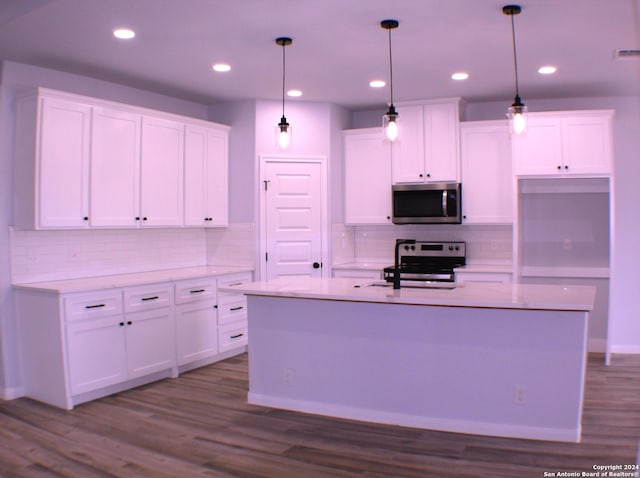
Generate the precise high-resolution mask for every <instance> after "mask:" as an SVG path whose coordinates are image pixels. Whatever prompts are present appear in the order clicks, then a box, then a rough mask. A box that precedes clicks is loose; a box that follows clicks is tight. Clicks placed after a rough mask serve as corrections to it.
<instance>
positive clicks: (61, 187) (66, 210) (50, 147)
mask: <svg viewBox="0 0 640 478" xmlns="http://www.w3.org/2000/svg"><path fill="white" fill-rule="evenodd" d="M40 101H41V103H40V105H41V113H40V121H39V136H40V147H39V154H38V158H37V165H38V172H37V181H38V182H39V184H38V187H37V189H36V190H37V193H38V211H39V214H38V216H39V221H38V225H39V227H41V228H66V227H75V228H78V227H86V226H88V225H89V220H88V219H89V217H88V216H89V139H90V137H89V134H90V130H89V127H90V123H91V107H90V106H87V105H83V104H77V103H73V102H70V101H65V100H61V99H53V98H42V99H41V100H40Z"/></svg>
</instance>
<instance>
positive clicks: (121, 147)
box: [90, 107, 141, 227]
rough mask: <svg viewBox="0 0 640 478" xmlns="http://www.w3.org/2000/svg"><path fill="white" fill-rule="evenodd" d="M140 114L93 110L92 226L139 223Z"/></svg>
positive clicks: (120, 225)
mask: <svg viewBox="0 0 640 478" xmlns="http://www.w3.org/2000/svg"><path fill="white" fill-rule="evenodd" d="M140 118H141V117H140V115H137V114H132V113H127V112H122V111H116V110H111V109H106V108H97V107H96V108H94V109H93V125H92V134H91V214H90V218H91V225H92V226H117V227H125V226H132V227H135V226H137V225H138V223H139V222H140V219H141V218H140V211H139V207H140Z"/></svg>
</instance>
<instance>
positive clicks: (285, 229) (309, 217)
mask: <svg viewBox="0 0 640 478" xmlns="http://www.w3.org/2000/svg"><path fill="white" fill-rule="evenodd" d="M259 187H260V189H261V194H260V202H261V204H260V251H259V254H260V261H259V263H260V278H261V280H271V279H275V278H278V277H322V276H323V266H324V268H325V269H326V268H327V266H328V251H327V244H328V238H327V220H326V217H327V214H326V212H327V193H326V191H327V182H326V161H325V158H324V157H282V156H261V158H260V184H259Z"/></svg>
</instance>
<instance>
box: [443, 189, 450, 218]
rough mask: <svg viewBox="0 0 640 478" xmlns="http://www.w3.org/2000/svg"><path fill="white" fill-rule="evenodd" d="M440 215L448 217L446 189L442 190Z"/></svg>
mask: <svg viewBox="0 0 640 478" xmlns="http://www.w3.org/2000/svg"><path fill="white" fill-rule="evenodd" d="M442 216H443V217H449V207H448V204H447V190H446V189H445V190H444V191H442Z"/></svg>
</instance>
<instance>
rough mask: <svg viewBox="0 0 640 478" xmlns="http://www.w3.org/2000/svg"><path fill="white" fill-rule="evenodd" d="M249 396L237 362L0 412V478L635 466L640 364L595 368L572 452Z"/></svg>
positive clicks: (289, 477)
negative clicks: (72, 400) (271, 403)
mask: <svg viewBox="0 0 640 478" xmlns="http://www.w3.org/2000/svg"><path fill="white" fill-rule="evenodd" d="M247 390H248V381H247V356H246V354H244V355H240V356H238V357H234V358H231V359H228V360H225V361H223V362H219V363H217V364H213V365H210V366H207V367H203V368H201V369H198V370H194V371H191V372H188V373H185V374H183V375H182V376H180V377H179V378H177V379H166V380H163V381H161V382H157V383H154V384H151V385H147V386H143V387H140V388H137V389H135V390H130V391H127V392H123V393H120V394H118V395H114V396H111V397H107V398H104V399H101V400H96V401H93V402H90V403H86V404H83V405H80V406H78V407H76V408H75V409H74V410H73V411H64V410H59V409H56V408H53V407H50V406H47V405H43V404H40V403H38V402H35V401H33V400H29V399H18V400H13V401H8V402H0V476H3V477H74V478H75V477H83V478H84V477H147V476H148V477H159V478H163V477H171V478H174V477H204V476H208V477H232V476H234V477H268V478H316V477H322V478H325V477H368V478H374V477H420V478H424V477H456V478H465V477H469V478H471V477H474V478H477V477H505V478H506V477H508V478H514V477H524V478H529V477H532V478H533V477H543V476H544V473H545V472H548V473H558V472H561V471H568V472H578V473H580V475H581V474H582V472H592V471H593V466H594V465H618V464H633V463H635V462H636V456H637V451H638V437H639V434H640V356H629V355H625V356H614V359H613V363H612V365H611V366H610V367H606V366H605V365H604V364H603V357H602V356H601V355H598V356H590V358H589V366H588V372H587V388H586V396H585V409H584V418H583V425H584V428H583V439H582V442H581V443H578V444H575V443H554V442H542V441H534V440H512V439H504V438H492V437H481V436H472V435H460V434H454V433H443V432H435V431H429V430H416V429H409V428H400V427H394V426H382V425H372V424H367V423H361V422H354V421H347V420H339V419H331V418H324V417H319V416H314V415H308V414H301V413H294V412H288V411H282V410H274V409H269V408H263V407H257V406H252V405H248V404H247V403H246V394H247ZM550 393H553V391H552V390H551V391H550ZM547 476H550V475H547Z"/></svg>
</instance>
